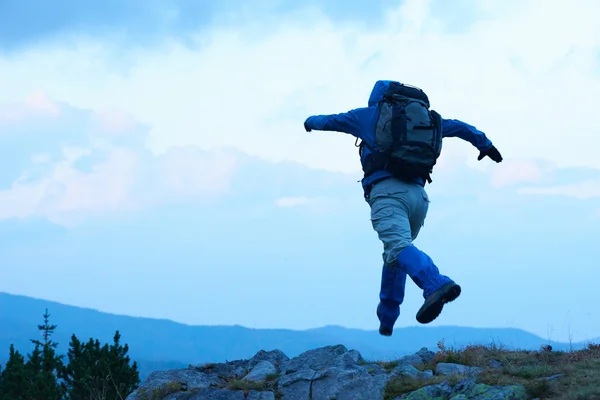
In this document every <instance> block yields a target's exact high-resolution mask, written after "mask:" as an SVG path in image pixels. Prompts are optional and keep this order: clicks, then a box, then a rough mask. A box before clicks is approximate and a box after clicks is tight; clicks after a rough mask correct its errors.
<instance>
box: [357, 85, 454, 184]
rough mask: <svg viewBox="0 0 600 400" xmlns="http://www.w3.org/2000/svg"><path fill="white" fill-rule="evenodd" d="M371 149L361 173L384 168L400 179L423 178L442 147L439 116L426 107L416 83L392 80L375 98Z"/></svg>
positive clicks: (427, 103)
mask: <svg viewBox="0 0 600 400" xmlns="http://www.w3.org/2000/svg"><path fill="white" fill-rule="evenodd" d="M374 139H375V147H376V148H375V149H373V148H372V147H371V146H369V145H368V144H367V143H365V142H364V141H362V142H361V144H360V150H359V154H360V155H361V156H362V146H363V145H365V146H367V147H368V148H369V150H371V154H369V156H368V157H367V159H366V160H365V162H364V163H363V171H364V173H365V177H367V176H369V175H370V174H371V173H373V172H375V171H377V170H381V169H385V170H388V171H390V172H392V174H393V175H394V176H396V177H398V178H400V179H405V180H411V179H414V178H417V177H419V178H423V179H426V180H427V181H428V182H429V183H431V177H430V174H431V172H433V166H434V165H435V164H436V162H437V159H438V157H439V156H440V153H441V150H442V117H441V116H440V115H439V114H438V113H437V112H436V111H434V110H430V104H429V99H428V97H427V95H426V94H425V92H424V91H423V90H421V89H419V88H417V87H414V86H409V85H406V84H402V83H397V82H392V83H390V85H389V86H388V89H387V90H386V92H385V93H384V95H383V99H382V100H381V101H380V102H379V115H378V117H377V122H376V125H375V137H374Z"/></svg>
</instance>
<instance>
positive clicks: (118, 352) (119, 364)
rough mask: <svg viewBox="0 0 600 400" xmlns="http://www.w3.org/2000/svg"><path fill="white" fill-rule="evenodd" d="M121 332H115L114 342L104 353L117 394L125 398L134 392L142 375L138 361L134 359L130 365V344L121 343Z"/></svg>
mask: <svg viewBox="0 0 600 400" xmlns="http://www.w3.org/2000/svg"><path fill="white" fill-rule="evenodd" d="M120 341H121V334H120V333H119V331H116V332H115V335H114V336H113V344H112V345H111V346H110V347H108V349H107V351H106V352H105V353H104V354H103V358H102V359H104V360H105V362H106V368H107V370H108V371H110V374H111V379H112V381H113V383H114V384H115V385H114V389H115V395H120V396H121V397H123V398H125V397H126V396H127V395H128V394H129V393H131V392H133V391H134V390H135V389H136V388H137V386H138V385H139V383H140V376H139V372H138V369H137V363H136V362H135V361H134V362H133V364H132V365H131V366H130V365H129V363H130V361H131V359H130V357H129V356H128V355H127V353H128V352H129V346H128V345H127V344H125V345H124V346H123V345H121V343H120Z"/></svg>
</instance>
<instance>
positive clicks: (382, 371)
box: [362, 363, 387, 375]
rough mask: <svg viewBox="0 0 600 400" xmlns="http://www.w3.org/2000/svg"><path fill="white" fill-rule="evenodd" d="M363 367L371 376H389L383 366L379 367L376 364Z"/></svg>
mask: <svg viewBox="0 0 600 400" xmlns="http://www.w3.org/2000/svg"><path fill="white" fill-rule="evenodd" d="M362 367H363V368H364V369H366V370H367V372H368V373H369V374H371V375H374V374H387V371H386V370H385V368H383V367H382V366H381V365H379V364H375V363H372V364H364V365H362Z"/></svg>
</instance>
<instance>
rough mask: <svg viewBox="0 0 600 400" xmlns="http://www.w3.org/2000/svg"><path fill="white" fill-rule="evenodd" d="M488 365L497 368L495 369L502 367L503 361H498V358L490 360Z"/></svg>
mask: <svg viewBox="0 0 600 400" xmlns="http://www.w3.org/2000/svg"><path fill="white" fill-rule="evenodd" d="M488 366H489V367H490V368H495V369H497V368H502V363H501V362H500V361H498V360H490V361H489V362H488Z"/></svg>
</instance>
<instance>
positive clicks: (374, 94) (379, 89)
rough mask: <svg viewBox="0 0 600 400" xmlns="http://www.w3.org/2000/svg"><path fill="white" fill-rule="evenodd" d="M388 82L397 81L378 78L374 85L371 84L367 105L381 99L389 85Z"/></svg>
mask: <svg viewBox="0 0 600 400" xmlns="http://www.w3.org/2000/svg"><path fill="white" fill-rule="evenodd" d="M390 83H399V82H398V81H391V80H379V81H377V82H375V86H373V90H371V95H370V96H369V107H371V106H374V105H375V104H377V103H379V102H380V101H381V100H383V95H384V94H385V92H386V90H387V89H388V88H389V87H390Z"/></svg>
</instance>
